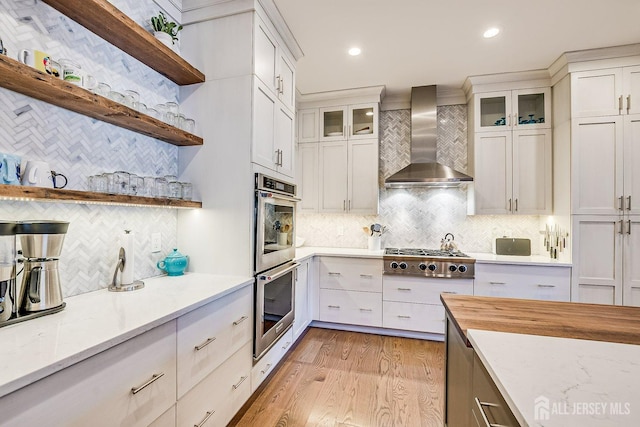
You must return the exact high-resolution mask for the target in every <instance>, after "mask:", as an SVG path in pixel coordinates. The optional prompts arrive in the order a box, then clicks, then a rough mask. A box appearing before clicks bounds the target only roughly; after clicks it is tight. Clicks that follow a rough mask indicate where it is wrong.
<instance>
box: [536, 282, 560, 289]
mask: <svg viewBox="0 0 640 427" xmlns="http://www.w3.org/2000/svg"><path fill="white" fill-rule="evenodd" d="M538 287H539V288H555V287H556V285H543V284H542V283H538Z"/></svg>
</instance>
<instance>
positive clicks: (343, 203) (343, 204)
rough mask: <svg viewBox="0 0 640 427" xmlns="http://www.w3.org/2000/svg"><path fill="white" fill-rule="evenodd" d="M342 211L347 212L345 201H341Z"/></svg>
mask: <svg viewBox="0 0 640 427" xmlns="http://www.w3.org/2000/svg"><path fill="white" fill-rule="evenodd" d="M342 210H343V211H345V212H346V210H347V201H346V200H343V201H342Z"/></svg>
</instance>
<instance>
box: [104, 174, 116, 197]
mask: <svg viewBox="0 0 640 427" xmlns="http://www.w3.org/2000/svg"><path fill="white" fill-rule="evenodd" d="M102 176H104V179H105V180H106V182H107V189H106V192H107V193H109V194H116V193H117V191H116V185H115V181H114V178H115V177H114V174H113V173H108V172H105V173H103V174H102Z"/></svg>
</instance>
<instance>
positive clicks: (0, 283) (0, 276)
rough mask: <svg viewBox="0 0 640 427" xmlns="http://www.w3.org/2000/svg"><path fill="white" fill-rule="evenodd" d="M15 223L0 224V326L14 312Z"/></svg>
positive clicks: (3, 222)
mask: <svg viewBox="0 0 640 427" xmlns="http://www.w3.org/2000/svg"><path fill="white" fill-rule="evenodd" d="M15 296H16V223H15V222H5V221H2V222H0V324H1V323H4V322H7V321H8V320H9V319H10V318H11V317H12V315H13V314H14V312H15V311H16V308H15V305H14V302H15Z"/></svg>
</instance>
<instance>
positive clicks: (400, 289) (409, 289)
mask: <svg viewBox="0 0 640 427" xmlns="http://www.w3.org/2000/svg"><path fill="white" fill-rule="evenodd" d="M398 290H399V291H403V292H411V288H398Z"/></svg>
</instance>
